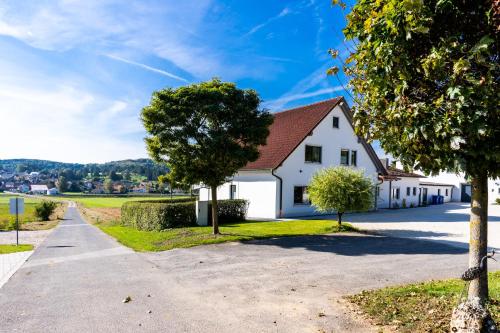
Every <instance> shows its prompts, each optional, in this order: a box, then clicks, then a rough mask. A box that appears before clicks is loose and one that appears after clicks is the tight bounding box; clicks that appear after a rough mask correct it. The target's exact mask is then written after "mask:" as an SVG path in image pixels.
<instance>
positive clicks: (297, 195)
mask: <svg viewBox="0 0 500 333" xmlns="http://www.w3.org/2000/svg"><path fill="white" fill-rule="evenodd" d="M293 203H294V204H295V205H309V204H310V201H309V195H308V194H307V186H295V187H294V188H293Z"/></svg>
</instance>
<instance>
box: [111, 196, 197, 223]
mask: <svg viewBox="0 0 500 333" xmlns="http://www.w3.org/2000/svg"><path fill="white" fill-rule="evenodd" d="M181 200H182V199H178V200H165V201H163V200H161V201H130V202H126V203H125V204H123V205H122V209H121V223H122V224H123V225H126V226H129V227H133V228H136V229H138V230H147V231H151V230H163V229H169V228H176V227H189V226H193V225H196V207H195V202H194V201H192V200H189V201H186V200H184V201H181Z"/></svg>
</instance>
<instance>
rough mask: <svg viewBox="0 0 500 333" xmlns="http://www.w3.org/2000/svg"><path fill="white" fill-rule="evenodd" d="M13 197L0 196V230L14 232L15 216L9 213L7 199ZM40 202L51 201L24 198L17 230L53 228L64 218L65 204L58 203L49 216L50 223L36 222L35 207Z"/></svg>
mask: <svg viewBox="0 0 500 333" xmlns="http://www.w3.org/2000/svg"><path fill="white" fill-rule="evenodd" d="M13 197H15V195H10V194H9V195H6V194H0V230H1V231H8V230H15V216H14V215H11V214H10V213H9V199H10V198H13ZM42 200H52V198H49V197H47V198H43V199H41V198H33V197H25V198H24V203H25V205H24V208H25V211H24V214H21V215H19V230H29V231H35V230H47V229H51V228H54V227H55V226H56V225H57V224H58V223H59V220H61V219H62V218H63V216H64V213H65V211H66V208H67V204H66V203H65V202H59V205H57V207H56V209H55V211H54V213H53V214H52V215H51V216H50V221H37V218H36V216H35V206H36V205H37V204H38V203H40V202H41V201H42Z"/></svg>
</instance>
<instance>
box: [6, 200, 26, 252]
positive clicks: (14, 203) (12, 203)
mask: <svg viewBox="0 0 500 333" xmlns="http://www.w3.org/2000/svg"><path fill="white" fill-rule="evenodd" d="M9 210H10V214H12V215H16V245H19V214H24V198H19V197H16V198H11V199H10V200H9Z"/></svg>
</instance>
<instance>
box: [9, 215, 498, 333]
mask: <svg viewBox="0 0 500 333" xmlns="http://www.w3.org/2000/svg"><path fill="white" fill-rule="evenodd" d="M66 218H67V220H65V221H64V222H62V223H61V224H60V225H59V226H58V227H57V228H56V229H55V230H54V231H53V232H52V233H51V235H49V237H48V238H47V239H46V241H45V242H44V243H42V244H41V245H40V247H39V248H38V249H37V250H36V251H35V253H34V254H33V256H31V257H30V259H29V260H28V261H27V262H26V263H25V264H24V265H23V267H22V268H21V269H20V270H19V271H17V273H16V274H14V276H13V277H12V278H11V279H10V280H9V281H8V282H7V283H6V284H5V285H4V286H3V287H2V288H1V289H0V309H1V311H0V323H1V325H0V331H1V332H165V331H166V332H321V331H325V332H371V331H376V330H374V329H372V328H370V327H368V326H367V325H366V324H364V323H362V322H360V321H358V320H357V319H356V318H354V317H353V316H352V315H351V314H350V313H348V311H346V310H345V306H344V304H343V301H342V295H345V294H349V293H355V292H358V291H360V290H362V289H367V288H378V287H382V286H386V285H392V284H400V283H406V282H413V281H419V280H427V279H431V278H445V277H452V276H457V275H459V274H460V273H461V272H462V271H463V270H464V268H466V266H467V253H466V249H463V248H460V247H452V246H448V245H446V244H440V243H436V242H428V241H424V240H415V239H404V238H393V237H385V236H373V235H359V234H341V235H323V236H309V237H290V238H280V239H269V240H261V241H252V242H246V243H226V244H218V245H209V246H200V247H195V248H190V249H178V250H172V251H166V252H161V253H140V254H138V253H134V252H132V251H131V250H129V249H127V248H125V247H123V246H121V245H119V244H118V243H116V242H115V241H114V240H113V239H111V238H110V237H108V236H107V235H105V234H103V233H102V232H101V231H99V230H98V229H97V228H95V227H93V226H91V225H89V224H87V223H86V222H85V221H83V220H82V219H81V218H80V216H79V214H78V212H77V211H76V209H75V208H69V209H68V212H67V215H66ZM494 265H497V266H493V265H492V266H490V267H491V268H492V269H500V266H498V264H496V263H495V264H494ZM126 296H130V297H131V298H132V301H131V302H129V303H122V300H123V299H124V298H125V297H126Z"/></svg>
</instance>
